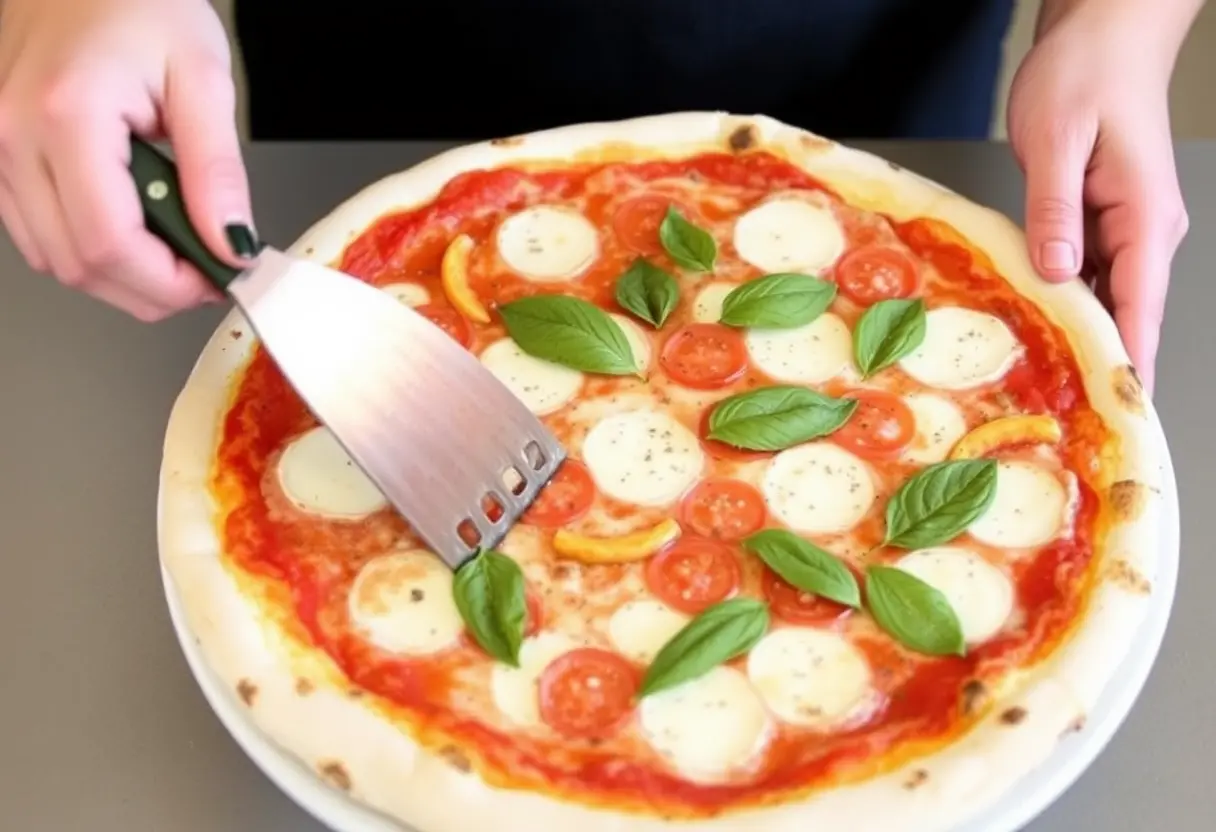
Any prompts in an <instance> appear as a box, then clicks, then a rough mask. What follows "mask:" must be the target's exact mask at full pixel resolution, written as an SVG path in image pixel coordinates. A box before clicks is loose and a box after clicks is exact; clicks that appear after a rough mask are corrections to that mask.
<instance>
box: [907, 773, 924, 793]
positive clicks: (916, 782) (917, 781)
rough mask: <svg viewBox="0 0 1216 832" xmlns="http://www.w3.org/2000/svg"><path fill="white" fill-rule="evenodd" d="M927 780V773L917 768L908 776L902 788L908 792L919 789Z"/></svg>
mask: <svg viewBox="0 0 1216 832" xmlns="http://www.w3.org/2000/svg"><path fill="white" fill-rule="evenodd" d="M928 779H929V772H927V771H925V770H924V769H923V768H918V769H916V771H914V772H912V773H911V774H910V775H909V776H908V779H907V780H905V781H904V788H905V789H907V790H908V791H913V790H915V789H919V788H920V787H921V786H923V785H924V784H925V782H926V781H927V780H928Z"/></svg>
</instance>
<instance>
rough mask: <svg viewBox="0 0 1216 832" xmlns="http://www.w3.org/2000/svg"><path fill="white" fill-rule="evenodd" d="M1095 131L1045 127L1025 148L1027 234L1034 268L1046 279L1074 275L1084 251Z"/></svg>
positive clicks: (1057, 279) (1067, 277) (1057, 280)
mask: <svg viewBox="0 0 1216 832" xmlns="http://www.w3.org/2000/svg"><path fill="white" fill-rule="evenodd" d="M1092 149H1093V137H1092V136H1090V135H1087V134H1086V133H1084V132H1082V131H1068V130H1056V131H1046V132H1045V133H1044V134H1043V135H1042V136H1041V137H1040V138H1038V139H1036V140H1034V141H1032V142H1031V143H1030V144H1029V145H1028V146H1027V147H1026V148H1025V150H1024V153H1023V161H1024V164H1025V167H1026V238H1027V243H1028V244H1029V247H1030V258H1031V261H1032V262H1033V263H1034V266H1035V269H1036V270H1037V271H1038V272H1039V274H1040V275H1042V276H1043V277H1044V278H1046V279H1047V280H1051V281H1055V282H1059V281H1063V280H1067V279H1069V278H1073V277H1076V275H1077V273H1078V272H1079V270H1080V268H1081V260H1082V256H1083V253H1084V250H1085V249H1084V243H1085V236H1084V227H1083V222H1084V220H1083V212H1082V204H1083V203H1082V193H1083V189H1084V184H1085V168H1086V165H1087V164H1088V162H1089V155H1090V152H1091V151H1092Z"/></svg>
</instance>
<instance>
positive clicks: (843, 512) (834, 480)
mask: <svg viewBox="0 0 1216 832" xmlns="http://www.w3.org/2000/svg"><path fill="white" fill-rule="evenodd" d="M761 490H762V491H763V492H764V498H765V500H766V501H767V502H768V506H769V509H770V510H771V511H772V512H773V515H774V516H775V517H776V518H777V519H778V520H780V521H781V522H782V523H784V524H785V525H787V526H789V527H790V528H791V529H794V530H795V531H800V532H804V533H807V534H825V533H830V532H847V531H848V530H850V529H852V528H853V527H854V526H856V525H857V524H858V523H860V522H861V520H862V518H864V517H865V516H866V514H867V513H868V512H869V511H870V506H871V505H873V503H874V496H875V491H874V480H873V479H872V478H871V476H870V470H869V468H867V467H866V464H865V463H864V462H862V461H861V460H860V459H858V458H857V457H855V456H854V455H853V454H851V453H849V452H848V451H846V450H844V449H843V448H841V447H839V446H837V445H834V444H832V443H830V442H811V443H808V444H806V445H799V446H798V447H796V448H790V449H789V450H788V451H782V452H781V453H779V454H777V455H776V456H775V457H773V459H772V461H771V462H769V464H768V467H767V468H766V469H765V471H764V476H763V478H762V480H761Z"/></svg>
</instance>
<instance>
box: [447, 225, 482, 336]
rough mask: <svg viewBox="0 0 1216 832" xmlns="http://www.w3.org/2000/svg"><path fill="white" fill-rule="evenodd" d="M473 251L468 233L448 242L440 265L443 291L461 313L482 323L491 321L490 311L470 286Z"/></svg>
mask: <svg viewBox="0 0 1216 832" xmlns="http://www.w3.org/2000/svg"><path fill="white" fill-rule="evenodd" d="M472 251H473V238H472V237H470V236H469V235H468V234H460V235H458V236H457V237H456V238H455V239H454V240H452V242H450V243H448V247H447V250H446V251H445V252H444V253H443V263H442V264H441V265H440V269H439V271H440V274H441V276H442V282H443V291H444V294H446V295H447V296H448V300H450V301H451V302H452V306H455V307H456V309H457V310H458V311H459V312H460V314H462V315H464V316H465V317H466V318H468V319H469V320H471V321H476V322H477V323H480V324H488V323H489V322H490V313H489V312H487V311H486V308H485V307H484V306H483V305H482V303H481V301H480V300H478V298H477V295H475V294H474V293H473V289H472V287H470V286H469V254H470V253H472Z"/></svg>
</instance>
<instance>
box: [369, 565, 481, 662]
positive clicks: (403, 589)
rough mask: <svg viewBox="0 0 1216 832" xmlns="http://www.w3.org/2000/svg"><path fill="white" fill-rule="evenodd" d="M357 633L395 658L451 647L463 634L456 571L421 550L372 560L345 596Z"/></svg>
mask: <svg viewBox="0 0 1216 832" xmlns="http://www.w3.org/2000/svg"><path fill="white" fill-rule="evenodd" d="M347 609H348V610H349V614H350V619H351V621H352V622H353V623H354V626H355V629H356V630H358V631H359V632H360V633H362V634H363V636H364V637H365V638H366V639H367V640H368V641H369V642H371V643H372V644H374V645H376V646H377V647H379V648H381V649H383V650H387V651H389V652H391V653H401V654H407V655H425V654H428V653H434V652H436V651H439V650H443V649H444V648H446V647H450V646H452V645H453V644H455V643H456V642H457V640H458V639H459V638H460V634H461V632H463V631H464V621H462V620H461V618H460V612H459V611H458V610H457V609H456V602H455V601H454V600H453V598H452V570H451V569H449V568H448V567H447V566H445V565H444V564H443V562H442V561H440V560H439V559H438V558H437V557H435V556H434V555H433V554H431V553H430V552H428V551H426V550H423V549H413V550H410V551H406V552H394V553H393V554H390V555H382V556H381V557H378V558H375V559H374V560H370V561H368V562H367V563H366V564H364V565H363V568H362V569H360V570H359V574H358V575H357V576H355V580H354V583H352V584H351V588H350V595H349V596H348V597H347Z"/></svg>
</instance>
